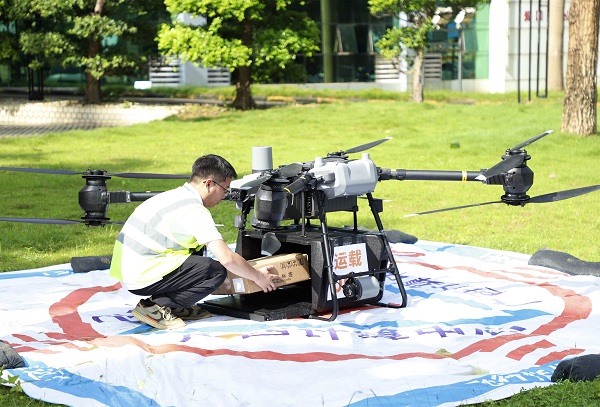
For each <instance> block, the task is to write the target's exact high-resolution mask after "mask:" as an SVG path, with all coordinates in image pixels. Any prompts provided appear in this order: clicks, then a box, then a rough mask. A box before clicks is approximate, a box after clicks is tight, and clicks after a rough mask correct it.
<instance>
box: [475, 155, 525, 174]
mask: <svg viewBox="0 0 600 407" xmlns="http://www.w3.org/2000/svg"><path fill="white" fill-rule="evenodd" d="M524 161H525V156H524V155H522V154H517V155H511V156H508V157H507V158H506V159H504V160H502V161H500V162H499V163H498V164H496V165H494V166H493V167H492V168H490V169H488V170H485V171H484V172H483V173H482V174H481V175H482V176H483V177H485V178H486V179H487V178H492V177H494V176H495V175H499V174H502V173H503V172H507V171H509V170H511V169H513V168H517V167H518V166H519V165H521V164H523V162H524Z"/></svg>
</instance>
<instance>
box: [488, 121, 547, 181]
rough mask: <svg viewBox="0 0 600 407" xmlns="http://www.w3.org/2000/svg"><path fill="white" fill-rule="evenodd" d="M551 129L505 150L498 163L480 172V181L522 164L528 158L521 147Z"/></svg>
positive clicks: (543, 135)
mask: <svg viewBox="0 0 600 407" xmlns="http://www.w3.org/2000/svg"><path fill="white" fill-rule="evenodd" d="M553 131H554V130H546V131H545V132H543V133H542V134H538V135H537V136H535V137H532V138H530V139H529V140H526V141H524V142H522V143H520V144H517V145H516V146H514V147H513V148H509V149H508V150H506V154H505V155H503V156H502V161H500V162H499V163H498V164H496V165H494V166H493V167H492V168H490V169H488V170H486V171H484V172H483V173H482V174H481V177H483V179H482V181H484V180H486V179H488V178H493V177H495V176H497V175H500V174H502V173H506V172H507V171H509V170H511V169H513V168H517V167H519V166H520V165H522V164H523V163H524V162H525V160H526V159H528V156H527V152H526V151H524V150H521V149H522V148H523V147H525V146H528V145H530V144H531V143H533V142H535V141H537V140H539V139H541V138H542V137H545V136H547V135H548V134H550V133H552V132H553Z"/></svg>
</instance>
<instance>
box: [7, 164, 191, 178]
mask: <svg viewBox="0 0 600 407" xmlns="http://www.w3.org/2000/svg"><path fill="white" fill-rule="evenodd" d="M0 170H1V171H17V172H34V173H38V174H54V175H89V174H90V172H89V171H87V172H86V171H71V170H52V169H46V168H19V167H0ZM104 175H106V176H108V177H121V178H142V179H187V178H189V177H190V176H189V175H179V174H152V173H139V172H115V173H105V174H104Z"/></svg>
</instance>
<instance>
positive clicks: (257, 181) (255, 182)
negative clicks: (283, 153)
mask: <svg viewBox="0 0 600 407" xmlns="http://www.w3.org/2000/svg"><path fill="white" fill-rule="evenodd" d="M269 179H271V174H264V175H261V176H260V177H258V178H255V179H253V180H250V181H248V182H246V183H245V184H244V185H242V186H241V187H240V188H253V187H257V186H259V185H260V184H262V183H263V182H265V181H268V180H269Z"/></svg>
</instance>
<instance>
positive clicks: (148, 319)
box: [132, 301, 185, 329]
mask: <svg viewBox="0 0 600 407" xmlns="http://www.w3.org/2000/svg"><path fill="white" fill-rule="evenodd" d="M132 314H133V316H134V317H136V318H137V319H139V320H140V321H142V322H143V323H145V324H148V325H150V326H153V327H154V328H156V329H179V328H183V327H184V326H185V322H183V321H182V320H181V319H180V318H177V317H176V316H174V315H172V314H171V308H169V307H162V306H160V305H158V304H154V305H152V306H150V307H145V306H144V305H143V304H142V302H141V301H140V302H138V304H137V305H136V306H135V309H134V310H133V311H132Z"/></svg>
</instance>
